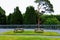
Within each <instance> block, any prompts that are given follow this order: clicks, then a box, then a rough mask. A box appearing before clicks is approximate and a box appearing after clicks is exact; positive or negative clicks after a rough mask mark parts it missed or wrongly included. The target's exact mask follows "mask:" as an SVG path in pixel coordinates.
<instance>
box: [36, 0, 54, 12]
mask: <svg viewBox="0 0 60 40" xmlns="http://www.w3.org/2000/svg"><path fill="white" fill-rule="evenodd" d="M35 2H36V3H38V6H39V5H40V9H41V7H43V6H46V7H44V8H43V9H44V10H45V11H43V10H42V11H41V12H40V13H45V12H46V11H47V12H49V13H51V12H54V10H53V5H52V4H51V3H50V1H49V0H35Z"/></svg>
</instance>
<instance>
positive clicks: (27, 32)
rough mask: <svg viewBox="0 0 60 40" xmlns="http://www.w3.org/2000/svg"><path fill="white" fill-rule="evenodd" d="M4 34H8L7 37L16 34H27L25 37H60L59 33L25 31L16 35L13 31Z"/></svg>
mask: <svg viewBox="0 0 60 40" xmlns="http://www.w3.org/2000/svg"><path fill="white" fill-rule="evenodd" d="M2 34H6V35H16V34H25V35H30V34H34V35H37V34H38V35H43V36H60V34H58V33H57V32H43V33H36V32H34V31H24V32H22V33H15V32H13V31H8V32H4V33H2Z"/></svg>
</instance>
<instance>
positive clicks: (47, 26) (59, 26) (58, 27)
mask: <svg viewBox="0 0 60 40" xmlns="http://www.w3.org/2000/svg"><path fill="white" fill-rule="evenodd" d="M39 26H40V27H39V28H44V29H60V25H39ZM0 28H38V25H0Z"/></svg>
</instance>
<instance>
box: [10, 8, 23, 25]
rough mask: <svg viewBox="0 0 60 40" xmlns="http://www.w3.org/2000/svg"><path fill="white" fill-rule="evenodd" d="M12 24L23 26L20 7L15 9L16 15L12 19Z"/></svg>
mask: <svg viewBox="0 0 60 40" xmlns="http://www.w3.org/2000/svg"><path fill="white" fill-rule="evenodd" d="M11 21H12V24H23V16H22V14H21V12H20V10H19V7H16V8H15V9H14V13H13V14H12V18H11Z"/></svg>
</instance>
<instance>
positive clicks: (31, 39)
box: [0, 36, 60, 40]
mask: <svg viewBox="0 0 60 40" xmlns="http://www.w3.org/2000/svg"><path fill="white" fill-rule="evenodd" d="M0 40H60V38H45V37H39V36H0Z"/></svg>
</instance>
